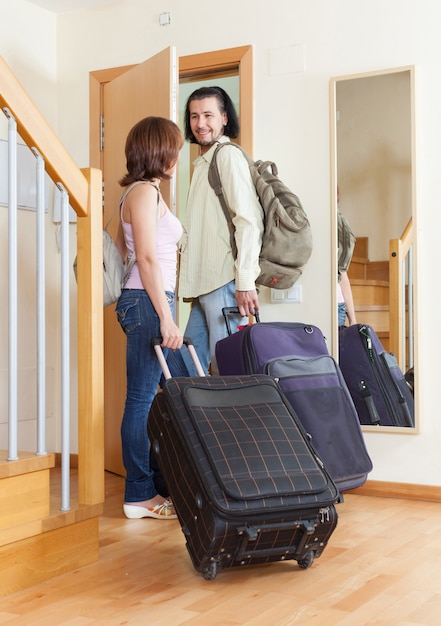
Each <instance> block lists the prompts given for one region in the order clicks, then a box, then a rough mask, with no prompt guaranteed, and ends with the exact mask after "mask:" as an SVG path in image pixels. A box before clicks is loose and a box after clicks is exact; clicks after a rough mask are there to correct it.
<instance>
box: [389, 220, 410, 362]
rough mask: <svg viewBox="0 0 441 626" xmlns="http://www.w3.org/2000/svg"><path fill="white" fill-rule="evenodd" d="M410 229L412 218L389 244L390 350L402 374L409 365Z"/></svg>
mask: <svg viewBox="0 0 441 626" xmlns="http://www.w3.org/2000/svg"><path fill="white" fill-rule="evenodd" d="M413 312H414V298H413V229H412V218H411V219H410V220H409V222H408V223H407V226H406V228H405V229H404V231H403V234H402V235H401V237H400V238H399V239H391V240H390V241H389V315H390V329H389V337H390V351H391V352H393V354H394V355H395V356H396V358H397V361H398V364H399V365H400V367H401V369H402V370H403V371H406V370H407V369H408V368H409V367H412V366H413V358H414V349H413V341H414V338H413V318H414V315H413Z"/></svg>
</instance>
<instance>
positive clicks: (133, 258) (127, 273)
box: [106, 180, 160, 287]
mask: <svg viewBox="0 0 441 626" xmlns="http://www.w3.org/2000/svg"><path fill="white" fill-rule="evenodd" d="M148 182H149V181H147V180H137V181H135V182H134V183H132V184H131V185H129V186H128V187H127V189H126V190H125V191H124V193H123V195H122V196H121V199H120V201H119V205H118V206H117V207H116V209H118V208H121V205H122V204H123V202H124V200H125V199H126V197H127V195H128V193H129V191H131V190H132V189H133V188H134V187H136V185H142V184H146V183H148ZM149 184H151V185H152V187H154V188H155V189H156V194H157V200H156V207H157V214H156V217H157V220H158V219H159V197H160V196H159V187H156V186H155V185H153V183H149ZM116 209H115V211H114V212H113V215H112V217H111V218H110V220H109V222H108V224H107V226H109V224H110V222H111V221H112V219H113V217H114V215H115V212H116ZM107 226H106V229H107ZM135 263H136V252H135V251H134V252H133V254H132V256H131V257H130V261H129V262H128V263H127V265H126V269H125V272H124V278H123V282H122V286H123V287H124V285H125V284H126V282H127V280H128V279H129V276H130V272H131V271H132V268H133V266H134V265H135Z"/></svg>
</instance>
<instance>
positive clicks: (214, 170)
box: [208, 141, 251, 259]
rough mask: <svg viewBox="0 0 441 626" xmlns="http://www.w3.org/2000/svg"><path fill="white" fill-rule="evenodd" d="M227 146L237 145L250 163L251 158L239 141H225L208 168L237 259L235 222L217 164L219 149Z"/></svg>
mask: <svg viewBox="0 0 441 626" xmlns="http://www.w3.org/2000/svg"><path fill="white" fill-rule="evenodd" d="M225 146H236V148H238V149H239V150H240V151H241V152H242V154H243V155H244V157H245V158H246V160H247V161H248V164H250V162H251V160H250V157H249V156H248V154H247V153H246V152H245V150H244V149H243V148H241V146H239V145H238V144H237V143H233V142H232V141H225V142H222V143H218V144H217V146H216V150H215V151H214V153H213V157H212V159H211V162H210V166H209V168H208V182H209V183H210V186H211V187H212V188H213V190H214V193H215V194H216V196H217V197H218V199H219V202H220V205H221V207H222V211H223V212H224V215H225V219H226V220H227V224H228V230H229V233H230V245H231V250H232V252H233V258H234V259H235V258H236V257H237V245H236V239H235V238H234V224H233V220H232V217H231V213H230V209H229V207H228V204H227V199H226V198H225V194H224V190H223V187H222V181H221V179H220V174H219V167H218V165H217V154H218V152H219V150H220V149H221V148H223V147H225Z"/></svg>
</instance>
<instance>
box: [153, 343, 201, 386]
mask: <svg viewBox="0 0 441 626" xmlns="http://www.w3.org/2000/svg"><path fill="white" fill-rule="evenodd" d="M161 344H162V337H153V339H152V346H153V350H154V351H155V353H156V356H157V357H158V361H159V364H160V366H161V369H162V373H163V374H164V378H171V377H172V375H171V372H170V369H169V367H168V365H167V361H166V360H165V357H164V352H163V351H162V347H161ZM184 345H186V346H187V348H188V351H189V353H190V356H191V358H192V360H193V363H194V365H195V367H196V371H197V373H198V374H199V376H205V372H204V370H203V368H202V365H201V362H200V361H199V357H198V355H197V354H196V350H195V349H194V345H193V342H192V340H191V339H190V337H184Z"/></svg>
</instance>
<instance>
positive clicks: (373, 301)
mask: <svg viewBox="0 0 441 626" xmlns="http://www.w3.org/2000/svg"><path fill="white" fill-rule="evenodd" d="M348 276H349V280H350V282H351V288H352V297H353V299H354V307H355V314H356V316H357V322H358V323H359V324H369V325H370V326H372V327H373V328H374V329H375V331H376V333H377V335H378V336H379V338H380V340H381V342H382V344H383V346H384V347H385V349H386V350H389V328H390V326H389V324H390V322H389V262H388V261H370V260H369V254H368V238H367V237H357V241H356V244H355V249H354V254H353V256H352V261H351V264H350V266H349V270H348Z"/></svg>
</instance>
